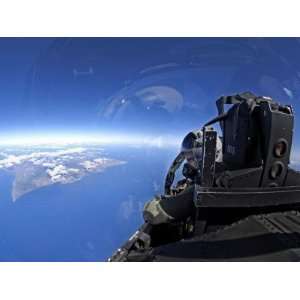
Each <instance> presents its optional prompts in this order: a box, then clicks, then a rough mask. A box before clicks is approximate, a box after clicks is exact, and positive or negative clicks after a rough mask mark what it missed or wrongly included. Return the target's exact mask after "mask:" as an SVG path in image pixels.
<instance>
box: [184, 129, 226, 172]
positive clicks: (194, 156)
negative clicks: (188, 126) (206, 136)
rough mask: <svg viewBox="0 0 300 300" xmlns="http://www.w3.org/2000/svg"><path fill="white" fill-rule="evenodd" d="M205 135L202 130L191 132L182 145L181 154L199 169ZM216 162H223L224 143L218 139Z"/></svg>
mask: <svg viewBox="0 0 300 300" xmlns="http://www.w3.org/2000/svg"><path fill="white" fill-rule="evenodd" d="M202 146H203V133H202V130H195V131H191V132H189V133H188V134H187V135H186V136H185V137H184V139H183V141H182V143H181V152H182V153H184V155H185V159H186V160H187V162H188V163H189V164H191V165H192V166H194V167H198V166H199V163H200V162H201V160H202V148H203V147H202ZM216 162H222V141H221V138H220V137H219V136H218V137H217V144H216Z"/></svg>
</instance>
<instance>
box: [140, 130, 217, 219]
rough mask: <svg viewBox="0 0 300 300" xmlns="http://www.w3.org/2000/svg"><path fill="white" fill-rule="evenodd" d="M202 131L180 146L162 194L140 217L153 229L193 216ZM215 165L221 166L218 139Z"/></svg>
mask: <svg viewBox="0 0 300 300" xmlns="http://www.w3.org/2000/svg"><path fill="white" fill-rule="evenodd" d="M202 144H203V133H202V130H196V131H192V132H190V133H188V134H187V135H186V136H185V137H184V139H183V141H182V144H181V150H180V152H179V154H178V155H177V157H176V158H175V159H174V161H173V163H172V165H171V167H170V168H169V170H168V173H167V176H166V180H165V194H164V195H160V196H155V197H154V199H152V200H150V201H149V202H147V203H146V205H145V207H144V211H143V217H144V220H145V221H146V222H149V223H150V224H152V225H159V224H166V223H174V222H182V221H185V220H187V219H188V218H189V217H190V216H192V215H193V214H194V212H195V207H194V203H193V193H194V184H195V183H197V184H201V182H200V181H201V180H200V178H201V174H200V172H201V171H200V170H201V163H202ZM183 162H185V164H184V165H183V168H182V174H183V176H184V178H183V179H182V180H179V181H178V182H177V184H176V186H175V187H172V184H173V181H174V178H175V175H176V171H177V170H178V169H179V168H180V166H181V165H182V163H183ZM216 162H220V163H221V162H222V141H221V138H220V137H218V138H217V143H216Z"/></svg>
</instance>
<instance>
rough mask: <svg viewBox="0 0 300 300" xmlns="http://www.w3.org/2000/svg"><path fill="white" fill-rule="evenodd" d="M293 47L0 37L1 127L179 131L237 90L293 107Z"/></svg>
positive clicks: (279, 42) (266, 42)
mask: <svg viewBox="0 0 300 300" xmlns="http://www.w3.org/2000/svg"><path fill="white" fill-rule="evenodd" d="M299 50H300V42H299V40H298V39H287V38H284V39H281V38H277V39H261V38H260V39H224V38H222V39H218V38H213V39H209V38H198V39H197V38H191V39H189V38H184V39H179V38H178V39H173V38H172V39H171V38H157V39H155V38H151V39H143V38H129V39H126V38H123V39H122V38H111V39H109V38H59V39H55V38H17V39H16V38H12V39H8V38H1V39H0V54H1V55H0V96H1V110H0V132H1V134H0V136H16V137H18V136H24V135H28V136H31V135H39V134H40V135H45V134H49V135H56V134H57V135H58V134H60V135H68V134H72V135H76V134H79V135H95V134H101V133H106V134H111V135H114V134H115V135H118V134H125V135H143V134H145V135H153V136H156V135H168V134H175V135H176V134H179V135H182V134H184V133H185V132H186V131H188V130H190V129H194V128H197V127H200V126H201V124H203V122H205V121H206V120H207V119H208V118H210V117H213V116H214V115H215V114H216V110H215V106H214V101H215V100H216V99H217V97H219V96H220V95H222V94H231V93H236V92H241V91H245V90H251V91H253V92H256V93H258V94H261V95H266V96H272V97H274V98H277V99H278V100H279V101H281V102H283V103H291V104H292V105H293V106H294V108H295V111H296V113H297V111H298V110H299V114H300V107H299V103H298V102H299V100H298V98H299V95H300V75H299V74H300V55H299V53H300V51H299ZM297 120H298V118H296V135H297V132H298V130H297V128H298V121H297ZM297 140H298V139H297V138H296V141H297Z"/></svg>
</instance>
